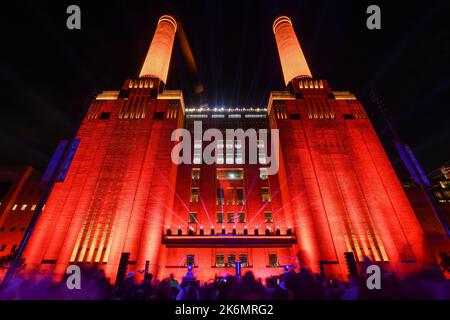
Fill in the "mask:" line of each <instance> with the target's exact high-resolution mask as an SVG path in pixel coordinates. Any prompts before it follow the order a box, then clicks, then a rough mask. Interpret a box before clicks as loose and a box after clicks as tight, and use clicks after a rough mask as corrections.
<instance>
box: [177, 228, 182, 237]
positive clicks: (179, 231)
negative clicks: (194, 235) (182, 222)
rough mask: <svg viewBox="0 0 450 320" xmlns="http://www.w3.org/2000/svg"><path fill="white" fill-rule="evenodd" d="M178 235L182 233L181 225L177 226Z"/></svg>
mask: <svg viewBox="0 0 450 320" xmlns="http://www.w3.org/2000/svg"><path fill="white" fill-rule="evenodd" d="M178 235H179V236H181V235H183V230H181V227H180V226H178Z"/></svg>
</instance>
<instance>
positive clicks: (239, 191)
mask: <svg viewBox="0 0 450 320" xmlns="http://www.w3.org/2000/svg"><path fill="white" fill-rule="evenodd" d="M236 198H237V200H236V204H237V205H244V198H245V197H244V188H236Z"/></svg>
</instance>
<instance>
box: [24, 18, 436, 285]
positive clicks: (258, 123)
mask: <svg viewBox="0 0 450 320" xmlns="http://www.w3.org/2000/svg"><path fill="white" fill-rule="evenodd" d="M176 32H177V21H176V19H174V18H173V17H171V16H162V17H161V18H160V19H159V21H158V24H157V27H156V31H155V34H154V37H153V39H152V41H151V44H150V48H149V50H148V54H147V56H146V59H145V61H144V64H143V66H142V69H141V72H140V74H139V76H138V77H136V78H134V79H129V80H126V81H125V82H124V84H123V86H122V88H121V89H120V90H118V91H103V92H102V93H100V94H98V95H97V96H96V98H95V99H94V100H93V101H92V103H91V105H90V107H89V110H88V111H87V114H86V116H85V117H84V119H83V122H82V124H81V126H80V128H79V130H78V132H77V135H76V138H75V139H73V140H72V141H70V144H71V150H72V157H71V162H70V163H69V164H68V165H67V164H66V165H65V166H63V168H62V169H63V170H65V172H64V174H63V175H59V177H58V179H56V180H54V181H55V182H54V186H53V189H52V191H51V193H50V195H49V197H48V199H47V201H46V203H45V209H44V210H43V211H42V212H41V213H40V215H39V218H38V219H37V221H36V223H35V224H34V227H33V230H32V233H31V235H30V237H29V239H28V241H27V244H26V246H25V249H24V251H23V255H22V257H23V258H24V259H25V268H24V269H23V270H22V271H21V272H22V273H23V274H25V275H27V276H43V275H50V276H52V277H54V279H55V280H56V279H61V277H63V275H64V274H65V273H66V270H67V268H68V266H69V265H72V264H78V265H91V266H96V267H98V268H101V269H103V270H104V271H105V273H106V275H107V276H108V277H109V278H110V279H111V282H115V281H116V280H117V279H120V278H121V277H123V275H124V274H125V273H126V272H134V273H135V275H136V276H137V277H142V276H143V275H144V274H146V273H152V274H153V275H154V276H156V277H157V278H163V277H167V276H169V275H170V274H171V273H174V274H175V275H176V277H178V278H181V277H182V276H184V275H186V273H187V271H188V270H189V271H191V273H192V274H193V275H194V276H195V277H196V278H197V279H199V280H202V281H203V280H209V279H214V278H215V277H220V276H224V275H227V274H235V272H236V271H235V270H236V269H237V268H235V266H236V264H238V265H240V267H241V270H242V272H243V273H245V272H246V271H252V272H253V273H254V274H255V275H256V276H257V277H266V276H270V275H279V274H280V273H282V272H283V271H284V270H287V269H288V268H296V269H297V270H298V269H299V268H309V269H311V270H312V271H313V272H317V273H319V272H320V273H322V274H325V275H326V276H330V277H336V278H340V279H345V278H346V277H347V275H348V274H349V270H350V271H351V269H352V268H351V265H352V263H354V265H356V266H357V265H358V264H359V263H361V262H362V261H363V260H364V259H366V257H368V258H370V259H371V260H372V261H373V262H374V263H377V264H379V265H383V268H384V269H385V270H393V271H395V272H396V273H397V274H398V275H400V276H405V275H407V274H409V273H411V272H415V271H418V270H421V269H424V268H427V267H430V266H434V265H435V264H436V261H435V258H434V255H433V254H432V253H431V251H430V249H429V248H428V245H427V242H426V240H425V236H424V233H423V231H422V228H421V226H420V224H419V222H418V219H417V217H416V215H415V213H414V211H413V209H412V208H411V205H410V203H409V202H408V199H407V197H406V195H405V193H404V191H403V189H402V187H401V184H400V182H399V180H398V178H397V176H396V173H395V172H394V169H393V167H392V165H391V163H390V161H389V159H388V157H387V155H386V152H385V151H384V149H383V146H382V144H381V142H380V140H379V138H378V136H377V134H376V132H375V130H374V128H373V126H372V124H371V121H370V120H369V118H368V117H367V114H366V112H365V110H364V107H363V106H362V105H361V103H360V102H359V101H358V100H357V99H356V98H355V96H354V95H352V94H351V93H350V92H347V91H333V90H332V89H331V88H330V87H329V85H328V83H327V81H326V80H323V79H317V78H315V77H314V76H313V75H312V74H311V71H310V69H309V67H308V64H307V61H306V59H305V57H304V55H303V53H302V49H301V47H300V44H299V41H298V39H297V37H296V34H295V32H294V28H293V25H292V22H291V20H290V19H289V18H288V17H285V16H282V17H278V18H277V19H276V20H275V21H274V23H273V32H274V38H275V41H276V44H277V47H278V54H279V60H280V62H281V66H282V70H283V76H284V82H285V85H286V90H285V91H281V92H272V93H271V95H270V98H269V101H268V105H267V106H264V107H261V108H188V107H186V106H185V103H184V100H183V95H182V92H180V91H176V90H167V89H166V83H167V74H168V69H169V63H170V59H171V53H172V48H173V44H174V38H175V34H176ZM274 59H277V57H276V54H275V52H274ZM280 79H281V75H280ZM196 123H197V124H198V123H200V124H201V126H202V129H203V131H205V130H207V129H218V130H219V131H220V132H225V130H226V129H242V130H244V131H245V130H247V129H255V130H256V131H258V130H261V129H266V130H268V132H270V130H275V129H277V131H278V135H279V144H278V145H277V147H276V148H275V150H270V148H269V143H268V141H267V140H266V141H264V140H261V139H259V140H258V142H257V144H258V153H257V157H258V161H257V163H249V161H248V159H247V158H248V156H249V152H248V151H249V150H248V148H249V145H247V144H245V143H241V142H238V141H234V140H233V141H228V140H226V141H224V140H221V141H216V142H217V146H218V149H217V150H219V151H217V152H216V161H215V163H213V164H206V163H205V162H204V161H203V159H202V151H203V149H204V148H205V146H206V144H207V143H209V142H205V141H204V139H203V138H202V137H201V136H200V138H198V137H196V135H195V134H194V132H193V131H194V127H195V124H196ZM176 129H186V130H187V131H189V132H192V137H193V138H192V140H191V141H190V144H191V145H192V154H191V155H190V157H191V158H192V161H191V162H188V163H178V162H177V161H174V159H173V156H172V153H173V150H174V147H175V146H176V145H177V144H179V143H181V138H180V139H179V140H177V139H173V133H174V132H176V131H175V130H176ZM230 145H231V147H230ZM220 147H222V150H223V149H227V150H228V149H229V148H231V149H233V152H232V153H229V152H226V151H223V152H221V151H220ZM270 151H271V152H270ZM270 153H277V154H278V163H277V168H278V170H277V172H276V173H275V174H273V173H271V172H270V170H269V169H268V167H269V166H270V165H273V164H269V162H268V158H269V156H273V154H272V155H271V154H270ZM181 156H183V157H185V154H182V155H181V154H180V157H181ZM272 158H273V157H272ZM60 169H61V168H60ZM349 266H350V268H349Z"/></svg>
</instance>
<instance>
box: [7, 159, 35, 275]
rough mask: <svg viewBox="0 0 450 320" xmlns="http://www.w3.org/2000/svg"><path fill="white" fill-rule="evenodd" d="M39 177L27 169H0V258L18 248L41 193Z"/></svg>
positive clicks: (26, 167)
mask: <svg viewBox="0 0 450 320" xmlns="http://www.w3.org/2000/svg"><path fill="white" fill-rule="evenodd" d="M41 176H42V175H41V173H40V172H39V171H37V170H35V169H34V168H32V167H30V166H0V257H3V256H6V255H9V254H11V253H14V252H15V251H16V250H17V248H18V247H19V245H20V242H21V241H22V238H23V237H24V235H25V231H26V230H27V228H28V225H29V224H30V222H31V219H32V217H33V215H34V213H35V212H36V208H37V205H38V204H39V202H40V200H41V198H42V196H43V193H44V185H43V183H42V182H41ZM5 272H6V270H2V269H0V280H1V279H2V278H3V276H4V273H5Z"/></svg>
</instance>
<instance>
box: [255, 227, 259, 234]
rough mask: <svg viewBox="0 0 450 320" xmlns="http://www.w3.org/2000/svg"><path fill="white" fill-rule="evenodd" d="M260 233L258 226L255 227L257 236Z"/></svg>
mask: <svg viewBox="0 0 450 320" xmlns="http://www.w3.org/2000/svg"><path fill="white" fill-rule="evenodd" d="M257 235H259V231H258V226H256V227H255V236H257Z"/></svg>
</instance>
